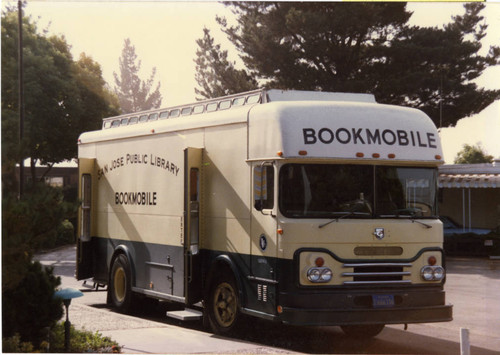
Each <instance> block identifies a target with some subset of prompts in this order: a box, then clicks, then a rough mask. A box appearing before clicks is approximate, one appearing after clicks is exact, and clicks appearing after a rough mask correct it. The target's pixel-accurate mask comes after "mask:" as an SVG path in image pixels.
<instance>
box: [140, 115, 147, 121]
mask: <svg viewBox="0 0 500 355" xmlns="http://www.w3.org/2000/svg"><path fill="white" fill-rule="evenodd" d="M147 120H148V115H142V116H140V117H139V122H146V121H147Z"/></svg>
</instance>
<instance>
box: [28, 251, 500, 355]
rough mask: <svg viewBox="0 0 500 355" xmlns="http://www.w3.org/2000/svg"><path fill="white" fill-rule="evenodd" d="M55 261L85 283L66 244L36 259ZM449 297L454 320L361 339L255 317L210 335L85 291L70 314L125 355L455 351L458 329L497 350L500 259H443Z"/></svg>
mask: <svg viewBox="0 0 500 355" xmlns="http://www.w3.org/2000/svg"><path fill="white" fill-rule="evenodd" d="M36 258H37V259H38V260H40V261H41V262H42V263H43V264H44V265H47V266H53V267H54V268H55V273H56V274H57V275H60V276H61V280H62V287H74V288H81V289H83V290H85V289H84V288H82V283H81V282H78V281H76V280H75V279H74V277H73V275H74V271H75V247H74V246H70V247H64V248H60V249H57V250H54V251H51V252H49V253H45V254H41V255H38V256H37V257H36ZM447 268H448V274H447V275H448V276H447V283H446V292H447V302H448V303H451V304H453V305H454V320H453V322H447V323H433V324H417V325H411V324H410V325H409V329H408V330H407V331H404V330H403V326H402V325H396V326H388V327H386V329H385V330H384V331H383V332H382V333H381V334H380V335H379V336H377V337H376V338H375V339H372V340H369V341H359V340H355V339H351V338H348V337H346V336H344V335H343V333H342V332H341V331H340V329H339V328H338V327H293V326H285V325H281V324H277V323H271V322H266V321H262V320H252V321H251V324H249V325H248V327H245V329H244V330H242V331H241V332H240V334H238V335H237V336H236V337H235V338H231V339H229V338H222V337H218V336H215V335H213V334H211V333H209V332H208V331H207V330H206V329H205V328H204V327H203V325H202V323H201V322H200V321H195V322H185V323H182V322H180V321H176V320H174V319H169V318H166V317H165V313H164V312H165V311H166V308H165V306H164V305H162V306H159V305H157V304H156V303H152V302H144V303H141V305H140V307H137V309H136V310H135V311H134V313H133V314H131V315H123V314H119V313H116V312H114V311H113V310H111V309H110V308H109V307H108V306H107V305H106V291H105V290H102V289H101V290H99V291H90V290H86V291H85V296H84V297H81V298H78V299H75V300H73V302H72V304H71V306H70V309H69V316H70V320H71V322H72V323H73V324H74V325H75V326H76V327H78V328H85V329H87V330H92V331H100V332H101V333H102V334H104V335H109V336H111V337H112V338H113V339H114V340H116V341H117V342H119V343H120V344H122V345H123V346H124V351H125V352H129V353H139V352H143V353H290V352H304V353H351V354H356V353H372V354H381V353H383V354H417V353H419V354H421V353H427V354H454V355H455V354H459V353H460V344H459V341H460V328H462V327H464V328H468V329H470V341H471V344H472V352H471V353H472V354H478V355H483V354H484V355H493V354H497V355H498V354H500V260H489V259H476V258H452V259H450V260H448V265H447Z"/></svg>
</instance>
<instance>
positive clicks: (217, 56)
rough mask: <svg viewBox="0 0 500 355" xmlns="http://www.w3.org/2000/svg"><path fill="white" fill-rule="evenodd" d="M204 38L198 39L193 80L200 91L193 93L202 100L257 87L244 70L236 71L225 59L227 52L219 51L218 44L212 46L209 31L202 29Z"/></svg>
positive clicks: (255, 82) (196, 90)
mask: <svg viewBox="0 0 500 355" xmlns="http://www.w3.org/2000/svg"><path fill="white" fill-rule="evenodd" d="M203 33H204V36H203V38H202V39H198V40H197V41H196V43H197V44H198V47H199V48H198V50H197V51H196V59H195V63H196V74H195V79H196V81H197V82H198V85H199V86H200V87H201V89H197V88H195V92H196V94H198V95H201V96H202V97H204V98H212V97H219V96H225V95H230V94H236V93H239V92H244V91H250V90H253V89H256V88H257V87H258V85H257V81H256V80H255V79H253V78H251V77H250V76H249V75H248V74H247V73H246V71H245V70H243V69H241V70H238V69H236V68H235V67H234V65H235V63H234V62H229V61H228V59H227V51H221V49H220V44H217V45H214V39H213V37H212V36H210V30H208V29H207V28H204V29H203Z"/></svg>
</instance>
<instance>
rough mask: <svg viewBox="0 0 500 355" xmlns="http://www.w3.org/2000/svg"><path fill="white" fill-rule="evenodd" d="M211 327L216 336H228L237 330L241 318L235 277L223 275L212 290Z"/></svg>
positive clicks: (209, 312)
mask: <svg viewBox="0 0 500 355" xmlns="http://www.w3.org/2000/svg"><path fill="white" fill-rule="evenodd" d="M207 307H208V309H207V311H208V320H209V322H210V327H211V328H212V330H213V332H214V333H216V334H228V333H230V332H232V331H233V330H234V329H235V328H236V324H237V323H238V320H239V318H240V310H239V299H238V288H237V287H236V282H235V280H234V277H233V276H232V275H230V274H229V273H228V272H226V273H223V274H222V275H220V276H219V277H217V279H216V280H215V282H213V284H212V287H211V288H210V294H209V299H208V304H207Z"/></svg>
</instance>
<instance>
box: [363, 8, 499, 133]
mask: <svg viewBox="0 0 500 355" xmlns="http://www.w3.org/2000/svg"><path fill="white" fill-rule="evenodd" d="M464 8H465V14H464V15H463V16H455V17H454V20H453V22H451V23H449V24H447V25H445V26H444V28H443V29H439V28H436V27H433V28H421V27H417V26H414V27H408V26H406V27H405V28H404V29H403V30H402V31H401V32H399V33H398V34H397V36H396V37H395V38H394V39H393V40H392V41H391V46H390V48H388V50H387V61H386V62H379V63H377V64H376V65H374V67H373V69H374V72H373V75H372V77H373V78H375V79H376V82H375V83H374V88H375V90H374V93H375V95H376V96H377V98H380V100H381V101H382V102H385V103H391V104H396V105H401V104H402V105H408V106H412V107H415V108H418V109H421V110H422V111H424V112H425V113H427V114H428V115H429V116H430V117H431V118H432V119H433V121H434V123H435V124H436V125H437V126H438V127H440V126H454V125H455V124H456V122H457V121H458V120H459V119H461V118H464V117H467V116H470V115H472V114H475V113H478V112H480V111H482V110H483V109H484V108H486V107H487V106H488V105H490V104H491V103H492V102H493V101H495V100H496V99H498V98H499V97H500V90H485V89H482V88H478V87H477V85H476V84H475V83H473V82H472V80H474V79H476V78H477V77H479V76H480V75H481V74H482V73H483V71H484V69H486V68H487V67H488V66H490V65H496V64H498V63H499V58H500V48H498V47H491V48H490V51H489V53H488V54H487V55H486V56H481V55H479V54H478V52H479V50H480V49H481V42H480V41H481V39H482V38H483V37H484V36H485V35H486V29H487V27H488V26H487V25H485V24H483V23H481V21H482V20H483V17H482V16H480V15H479V13H480V11H481V10H482V9H483V8H484V4H481V3H476V4H472V3H469V4H465V5H464ZM441 112H442V115H441Z"/></svg>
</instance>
